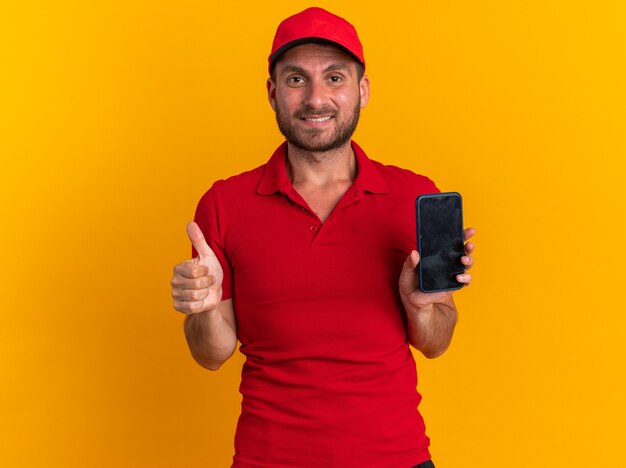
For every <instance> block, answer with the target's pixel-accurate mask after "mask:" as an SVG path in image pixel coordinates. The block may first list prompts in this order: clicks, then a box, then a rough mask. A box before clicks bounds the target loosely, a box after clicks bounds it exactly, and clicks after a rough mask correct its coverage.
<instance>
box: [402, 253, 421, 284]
mask: <svg viewBox="0 0 626 468" xmlns="http://www.w3.org/2000/svg"><path fill="white" fill-rule="evenodd" d="M419 261H420V255H419V254H418V253H417V250H413V251H412V252H411V253H410V254H409V256H408V257H407V258H406V260H405V262H404V265H402V272H401V273H400V292H401V293H403V294H410V293H411V292H413V291H414V290H415V289H416V288H417V286H418V282H417V272H416V271H415V267H417V264H418V263H419Z"/></svg>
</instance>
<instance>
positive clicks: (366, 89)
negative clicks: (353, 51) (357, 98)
mask: <svg viewBox="0 0 626 468" xmlns="http://www.w3.org/2000/svg"><path fill="white" fill-rule="evenodd" d="M359 91H360V93H361V109H363V108H364V107H365V106H367V103H368V102H369V100H370V80H369V78H368V77H367V75H363V77H362V78H361V82H360V83H359Z"/></svg>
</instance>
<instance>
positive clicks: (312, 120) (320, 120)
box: [306, 117, 330, 122]
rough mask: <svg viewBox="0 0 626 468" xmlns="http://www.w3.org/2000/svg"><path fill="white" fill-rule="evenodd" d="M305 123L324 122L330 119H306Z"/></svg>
mask: <svg viewBox="0 0 626 468" xmlns="http://www.w3.org/2000/svg"><path fill="white" fill-rule="evenodd" d="M306 120H307V122H326V121H327V120H330V117H320V118H318V119H306Z"/></svg>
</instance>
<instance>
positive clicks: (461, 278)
mask: <svg viewBox="0 0 626 468" xmlns="http://www.w3.org/2000/svg"><path fill="white" fill-rule="evenodd" d="M456 280H457V281H458V282H459V283H463V284H464V285H465V286H468V285H469V284H471V282H472V275H470V274H469V273H463V274H460V275H456Z"/></svg>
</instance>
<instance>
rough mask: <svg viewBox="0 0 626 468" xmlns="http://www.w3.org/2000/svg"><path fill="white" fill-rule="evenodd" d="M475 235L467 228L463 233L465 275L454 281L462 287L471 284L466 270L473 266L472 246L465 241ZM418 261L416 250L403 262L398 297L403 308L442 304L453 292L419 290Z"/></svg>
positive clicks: (471, 229) (462, 261) (462, 259)
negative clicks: (403, 305)
mask: <svg viewBox="0 0 626 468" xmlns="http://www.w3.org/2000/svg"><path fill="white" fill-rule="evenodd" d="M475 233H476V231H475V230H474V229H473V228H467V229H465V231H463V234H464V236H465V241H466V243H465V255H464V256H463V257H461V263H463V265H464V266H465V273H462V274H460V275H457V276H456V280H457V281H458V282H459V283H462V284H463V285H464V286H468V285H469V284H471V282H472V275H471V274H470V273H468V270H469V269H470V268H472V266H473V265H474V258H473V257H472V253H473V252H474V244H473V243H472V242H467V241H468V240H469V239H471V238H472V236H473V235H474V234H475ZM419 259H420V256H419V254H418V253H417V250H413V251H412V252H411V253H410V254H409V256H408V257H407V259H406V261H405V262H404V266H403V268H402V273H401V274H400V296H401V298H402V302H403V303H404V304H405V307H407V306H408V307H411V308H413V307H414V308H416V309H423V308H427V307H429V306H431V305H433V304H436V303H439V302H444V301H445V300H446V299H447V298H448V297H449V296H451V295H452V293H453V292H454V291H441V292H434V293H425V292H423V291H422V290H420V288H419V278H418V273H417V270H416V267H417V264H418V263H419Z"/></svg>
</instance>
